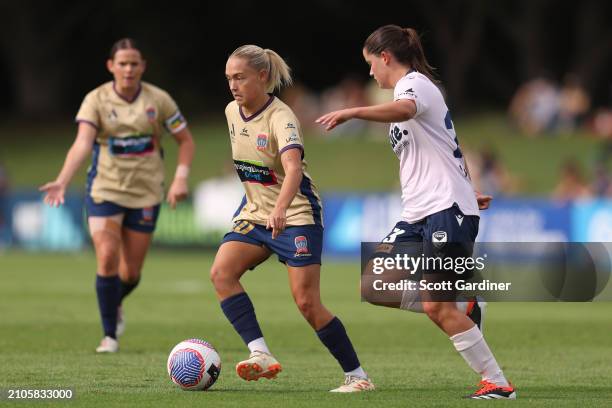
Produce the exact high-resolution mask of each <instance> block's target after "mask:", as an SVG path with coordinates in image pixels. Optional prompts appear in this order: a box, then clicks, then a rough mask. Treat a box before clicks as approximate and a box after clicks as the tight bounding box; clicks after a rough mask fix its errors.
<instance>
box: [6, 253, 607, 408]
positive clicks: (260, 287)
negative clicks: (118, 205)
mask: <svg viewBox="0 0 612 408" xmlns="http://www.w3.org/2000/svg"><path fill="white" fill-rule="evenodd" d="M211 262H212V255H211V254H210V253H201V254H198V253H195V252H170V251H160V250H153V251H152V252H151V254H150V256H149V258H148V260H147V263H146V265H145V271H144V278H143V280H142V283H141V286H140V287H139V288H138V289H137V290H136V291H135V292H134V294H133V295H132V296H131V297H130V298H128V299H127V301H126V303H125V305H124V307H125V311H126V320H127V331H126V333H125V335H124V336H123V338H122V339H121V352H120V353H119V354H117V355H96V354H95V353H94V348H95V346H96V345H97V343H98V341H99V340H100V337H101V328H100V323H99V319H98V312H97V307H96V299H95V296H94V271H95V259H94V257H93V255H92V253H91V252H84V253H83V254H79V255H66V254H56V255H50V254H29V253H23V252H5V253H1V254H0V388H5V389H6V388H9V387H20V388H50V387H72V388H74V389H75V392H76V396H75V399H74V400H72V401H66V402H57V401H47V402H40V401H38V402H31V403H28V402H21V403H13V402H7V401H0V406H28V405H32V406H36V407H43V406H54V407H55V406H68V407H77V406H92V407H94V406H100V407H114V406H129V407H150V406H164V407H170V406H171V407H180V406H185V407H194V406H197V407H226V406H230V407H231V406H236V407H245V406H249V407H251V406H265V407H277V406H298V407H340V406H350V407H378V406H380V407H394V406H398V407H399V406H401V407H410V406H413V407H429V406H474V405H475V404H476V405H483V404H487V403H486V402H485V403H483V402H476V401H468V400H462V399H461V396H463V395H465V394H466V393H468V392H470V391H471V390H473V389H474V387H473V385H474V384H475V383H476V382H477V381H478V378H477V376H476V375H474V374H473V373H472V372H471V370H470V369H469V368H468V367H467V365H466V364H465V363H464V362H463V360H462V359H461V357H460V356H459V355H458V354H457V353H456V352H455V351H454V349H453V347H452V344H451V343H450V341H449V340H448V338H446V337H445V336H444V335H443V334H442V333H441V332H440V331H439V330H438V329H437V328H435V327H434V325H433V324H432V323H430V322H429V321H428V320H427V319H426V318H425V316H423V315H417V314H413V313H408V312H402V311H398V310H391V309H383V308H379V307H374V306H371V305H368V304H364V303H360V301H359V293H358V280H359V272H358V266H357V264H356V263H334V262H326V263H325V265H324V269H323V276H322V286H323V291H322V295H323V301H324V303H325V304H326V305H327V306H328V307H329V308H330V309H331V310H332V311H333V312H334V313H336V314H337V315H338V316H340V318H341V319H342V320H343V322H344V324H345V326H346V327H347V329H348V332H349V335H350V336H351V338H352V340H353V343H354V345H355V347H356V349H357V351H358V354H359V357H360V359H361V362H362V363H363V365H364V367H365V369H366V370H367V371H368V372H369V374H370V375H371V377H372V379H373V380H374V382H375V384H376V385H377V387H378V389H377V391H375V392H372V393H364V394H359V395H335V394H330V393H329V392H327V391H328V390H329V389H331V388H334V387H336V386H338V385H339V384H340V382H341V381H342V379H343V378H342V372H341V370H340V368H339V367H338V365H337V363H336V362H335V360H333V358H332V357H331V356H330V355H329V354H328V353H327V351H326V350H325V349H324V347H323V346H322V345H321V344H320V343H319V341H318V339H317V337H316V335H315V333H314V332H313V331H312V330H311V329H310V327H309V326H308V325H307V323H306V322H305V321H304V320H303V319H302V317H301V316H300V315H299V313H298V311H297V308H296V307H295V306H294V304H293V302H292V299H291V295H290V293H289V289H288V287H287V276H286V271H285V269H284V268H283V267H282V265H281V264H279V263H278V262H276V260H271V261H268V262H267V263H265V264H264V265H261V266H260V267H258V268H257V269H256V270H255V271H252V272H249V273H247V275H246V276H245V279H244V284H245V287H246V288H247V290H248V292H249V294H250V295H251V297H252V299H253V302H254V304H255V307H256V311H257V314H258V318H259V320H260V323H261V326H262V329H263V331H264V334H265V335H266V339H267V342H268V344H269V346H270V347H271V349H272V351H273V352H274V353H275V355H276V356H277V358H278V359H279V360H280V361H281V363H282V364H283V369H284V370H283V372H282V373H281V375H280V376H279V378H278V379H277V380H275V381H267V380H260V381H259V382H250V383H247V382H244V381H242V380H241V379H239V378H238V377H237V376H236V374H235V372H234V365H235V363H236V362H237V361H239V360H240V359H243V358H244V357H245V356H246V355H247V351H246V348H245V346H244V345H243V344H242V342H241V340H240V338H239V336H238V335H237V334H236V333H234V331H233V329H232V328H231V326H230V324H229V323H228V322H227V321H226V320H225V318H224V316H223V314H222V312H221V310H220V308H219V305H218V303H217V301H216V299H215V296H214V293H213V289H212V286H211V284H210V282H209V280H208V269H209V267H210V265H211ZM610 316H612V303H591V304H578V303H565V304H561V303H555V304H553V303H548V304H546V303H504V304H501V303H496V304H490V305H489V309H488V315H487V320H486V323H485V337H486V338H487V340H488V342H489V345H490V346H491V348H492V349H493V351H494V353H495V355H496V357H497V359H498V361H499V362H500V363H501V365H502V367H503V369H504V370H505V373H506V374H507V375H508V377H509V378H510V379H511V380H512V381H513V382H514V383H515V385H516V387H517V392H518V398H519V399H518V400H517V401H514V402H503V401H498V402H496V403H493V404H497V405H508V406H510V404H511V406H512V407H518V406H529V407H532V406H546V407H575V406H581V407H591V406H593V407H595V406H597V407H600V406H612V384H611V382H610V379H611V378H612V337H611V334H612V323H611V317H610ZM190 337H200V338H204V339H206V340H208V341H210V342H212V343H213V344H214V345H215V347H216V348H217V349H218V351H219V353H220V355H221V359H222V362H223V367H222V370H221V375H220V377H219V381H218V382H217V383H216V384H215V385H214V386H213V388H212V389H211V390H210V391H208V392H184V391H181V390H180V389H178V388H177V387H176V386H175V385H174V384H172V383H171V381H170V380H169V378H168V376H167V373H166V368H165V364H166V358H167V355H168V353H169V351H170V349H171V348H172V347H173V346H174V345H175V344H176V343H178V342H179V341H181V340H183V339H186V338H190ZM489 403H490V402H489Z"/></svg>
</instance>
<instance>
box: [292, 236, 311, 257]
mask: <svg viewBox="0 0 612 408" xmlns="http://www.w3.org/2000/svg"><path fill="white" fill-rule="evenodd" d="M293 242H294V243H295V249H296V251H295V255H294V256H296V257H297V256H310V255H311V254H310V251H309V250H308V239H306V237H305V236H304V235H298V236H297V237H295V239H294V240H293Z"/></svg>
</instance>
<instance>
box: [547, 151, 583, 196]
mask: <svg viewBox="0 0 612 408" xmlns="http://www.w3.org/2000/svg"><path fill="white" fill-rule="evenodd" d="M590 196H591V191H590V189H589V187H588V184H587V183H586V182H585V179H584V176H583V174H582V170H581V168H580V166H579V164H578V163H577V162H576V161H575V160H573V159H569V160H566V162H565V163H564V164H563V166H562V167H561V178H560V179H559V182H558V183H557V186H556V187H555V190H554V192H553V197H554V198H556V199H559V200H572V199H576V198H587V197H590Z"/></svg>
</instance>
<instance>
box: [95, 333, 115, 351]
mask: <svg viewBox="0 0 612 408" xmlns="http://www.w3.org/2000/svg"><path fill="white" fill-rule="evenodd" d="M118 351H119V342H118V341H117V340H115V339H113V338H112V337H109V336H106V337H104V338H103V339H102V341H101V342H100V345H99V346H98V347H97V348H96V353H116V352H118Z"/></svg>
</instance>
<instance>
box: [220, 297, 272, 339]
mask: <svg viewBox="0 0 612 408" xmlns="http://www.w3.org/2000/svg"><path fill="white" fill-rule="evenodd" d="M221 309H223V313H224V314H225V317H227V320H229V321H230V323H232V326H234V330H236V331H237V332H238V334H239V335H240V337H242V341H244V344H247V345H248V344H249V343H250V342H251V341H253V340H255V339H258V338H260V337H263V333H262V332H261V329H260V328H259V323H257V317H256V316H255V308H254V307H253V303H252V302H251V299H249V295H247V294H246V293H245V292H242V293H239V294H237V295H234V296H230V297H228V298H227V299H225V300H223V301H221Z"/></svg>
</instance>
